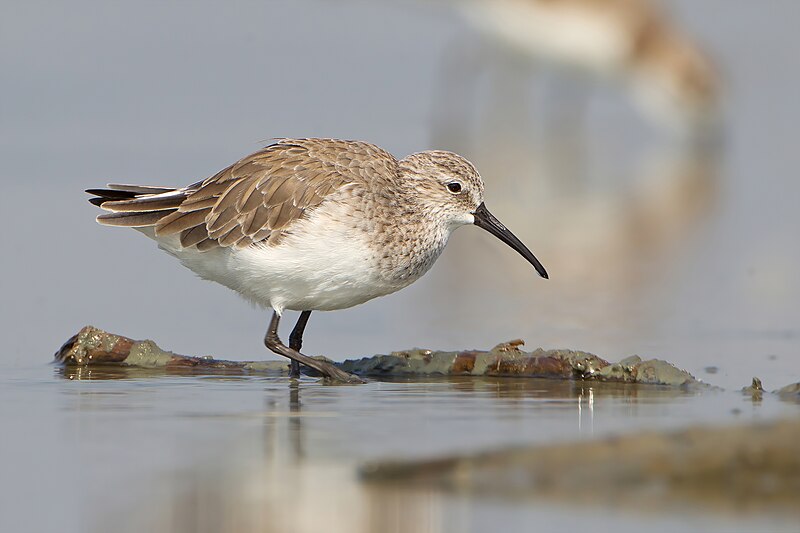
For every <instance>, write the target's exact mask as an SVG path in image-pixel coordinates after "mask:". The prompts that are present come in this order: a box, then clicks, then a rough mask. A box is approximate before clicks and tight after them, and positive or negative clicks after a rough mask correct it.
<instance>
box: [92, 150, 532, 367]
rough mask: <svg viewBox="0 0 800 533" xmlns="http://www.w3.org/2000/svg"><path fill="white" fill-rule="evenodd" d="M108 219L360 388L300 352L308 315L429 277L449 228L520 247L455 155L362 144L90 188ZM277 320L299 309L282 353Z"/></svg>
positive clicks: (468, 166) (274, 343)
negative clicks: (256, 312)
mask: <svg viewBox="0 0 800 533" xmlns="http://www.w3.org/2000/svg"><path fill="white" fill-rule="evenodd" d="M86 192H88V193H89V194H92V195H94V197H93V198H91V199H90V200H89V201H90V202H92V203H93V204H95V205H97V206H99V207H101V208H102V209H104V210H105V211H107V213H104V214H101V215H99V216H98V217H97V221H98V222H99V223H101V224H104V225H108V226H126V227H132V228H135V229H137V230H139V231H141V232H142V233H144V234H145V235H147V236H148V237H150V238H151V239H154V240H155V241H156V242H157V243H158V246H159V248H161V249H162V250H164V251H166V252H167V253H169V254H171V255H173V256H175V257H176V258H178V260H180V262H181V263H182V264H183V265H184V266H186V267H188V268H189V269H190V270H192V271H193V272H195V273H196V274H197V275H199V276H200V277H201V278H204V279H207V280H211V281H215V282H217V283H220V284H222V285H224V286H226V287H228V288H230V289H233V290H234V291H236V292H238V293H239V294H241V295H242V296H244V297H245V298H246V299H248V300H250V301H252V302H254V303H255V304H257V305H259V306H262V307H264V308H267V309H272V311H273V312H272V319H271V320H270V324H269V328H268V329H267V334H266V336H265V338H264V343H265V344H266V346H267V348H269V349H270V350H271V351H273V352H275V353H277V354H280V355H283V356H285V357H288V358H289V359H290V360H291V369H290V375H291V376H293V377H297V376H299V374H300V364H303V365H306V366H308V367H310V368H313V369H315V370H317V371H318V372H320V373H321V374H322V375H323V376H326V377H329V378H332V379H335V380H341V381H348V382H357V381H360V379H359V378H358V377H357V376H352V375H350V374H348V373H346V372H343V371H342V370H340V369H338V368H337V367H335V366H334V365H331V364H328V363H326V362H324V361H321V360H318V359H315V358H311V357H308V356H306V355H303V354H302V353H300V349H301V348H302V341H303V332H304V330H305V327H306V324H307V323H308V319H309V317H310V315H311V312H312V311H316V310H320V311H331V310H336V309H345V308H348V307H352V306H354V305H358V304H361V303H364V302H366V301H368V300H371V299H373V298H376V297H378V296H385V295H387V294H391V293H393V292H395V291H398V290H400V289H402V288H404V287H406V286H408V285H410V284H411V283H413V282H414V281H416V280H417V279H419V278H420V277H421V276H422V275H423V274H425V272H427V271H428V270H429V269H430V268H431V266H433V263H434V262H435V261H436V259H437V258H438V257H439V255H440V254H441V253H442V251H443V250H444V247H445V245H446V244H447V240H448V238H449V237H450V234H451V233H452V232H453V230H455V229H456V228H458V227H460V226H463V225H466V224H474V225H476V226H478V227H480V228H483V229H485V230H486V231H488V232H489V233H491V234H492V235H494V236H496V237H498V238H499V239H500V240H501V241H503V242H504V243H506V244H508V245H509V246H510V247H511V248H513V249H514V250H516V251H517V252H518V253H519V254H520V255H522V257H524V258H525V259H526V260H527V261H528V262H530V263H531V264H532V265H533V266H534V268H535V269H536V271H537V272H538V273H539V275H540V276H542V277H543V278H547V277H548V276H547V272H546V271H545V269H544V267H543V266H542V264H541V263H540V262H539V261H538V260H537V259H536V257H535V256H534V255H533V254H532V253H531V251H530V250H528V248H526V247H525V245H524V244H522V242H520V240H519V239H517V237H515V236H514V234H513V233H511V231H509V230H508V229H507V228H506V227H505V226H503V224H501V223H500V222H499V221H498V220H497V219H496V218H495V217H494V216H493V215H492V214H491V213H490V212H489V210H488V209H487V208H486V206H485V205H484V201H483V192H484V189H483V180H482V179H481V176H480V174H478V171H477V170H476V169H475V167H474V166H473V165H472V163H470V162H469V161H467V160H466V159H464V158H463V157H461V156H459V155H457V154H454V153H452V152H445V151H435V150H432V151H425V152H419V153H415V154H411V155H409V156H407V157H405V158H403V159H400V160H398V159H396V158H395V157H394V156H392V155H391V154H390V153H388V152H386V151H385V150H383V149H381V148H379V147H377V146H375V145H373V144H369V143H366V142H358V141H343V140H336V139H280V140H278V141H276V142H275V143H274V144H271V145H269V146H266V147H265V148H263V149H262V150H259V151H257V152H255V153H253V154H251V155H248V156H247V157H245V158H243V159H240V160H239V161H237V162H236V163H234V164H232V165H230V166H229V167H227V168H225V169H223V170H221V171H220V172H218V173H217V174H214V175H213V176H211V177H210V178H207V179H205V180H202V181H198V182H197V183H194V184H192V185H189V186H187V187H182V188H177V189H176V188H170V187H151V186H139V185H118V184H111V185H108V188H106V189H88V190H87V191H86ZM285 310H292V311H300V318H299V319H298V321H297V324H296V325H295V327H294V329H293V330H292V333H291V334H290V336H289V346H288V347H287V346H285V345H284V344H283V343H282V342H281V340H280V338H279V336H278V324H279V321H280V318H281V315H282V313H283V312H284V311H285Z"/></svg>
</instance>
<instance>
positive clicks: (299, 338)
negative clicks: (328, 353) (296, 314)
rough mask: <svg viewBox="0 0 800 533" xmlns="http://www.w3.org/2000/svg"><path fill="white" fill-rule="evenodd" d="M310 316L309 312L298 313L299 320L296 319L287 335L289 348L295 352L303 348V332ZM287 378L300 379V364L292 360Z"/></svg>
mask: <svg viewBox="0 0 800 533" xmlns="http://www.w3.org/2000/svg"><path fill="white" fill-rule="evenodd" d="M310 316H311V311H303V312H302V313H300V318H298V319H297V324H295V325H294V329H293V330H292V332H291V333H290V334H289V348H291V349H292V350H294V351H296V352H299V351H300V348H302V347H303V331H305V329H306V324H308V319H309V317H310ZM289 377H290V378H299V377H300V363H298V362H297V361H295V360H292V364H291V367H290V369H289Z"/></svg>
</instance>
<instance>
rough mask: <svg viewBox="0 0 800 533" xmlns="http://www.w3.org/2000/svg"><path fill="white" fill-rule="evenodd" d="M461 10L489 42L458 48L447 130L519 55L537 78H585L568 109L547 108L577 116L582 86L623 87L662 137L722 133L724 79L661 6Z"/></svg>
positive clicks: (497, 4) (439, 108) (521, 1)
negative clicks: (491, 77) (505, 60)
mask: <svg viewBox="0 0 800 533" xmlns="http://www.w3.org/2000/svg"><path fill="white" fill-rule="evenodd" d="M457 7H458V9H459V11H461V12H462V13H463V14H464V15H465V17H466V19H467V20H468V21H469V22H470V23H471V25H472V26H474V27H475V28H476V29H477V30H479V31H480V32H481V35H482V36H483V37H484V39H482V40H481V42H479V43H475V42H474V39H472V40H471V42H469V43H466V45H465V43H463V42H460V43H458V44H455V45H453V46H452V48H451V50H450V52H449V53H448V56H447V57H446V59H445V63H446V64H445V66H444V68H443V69H442V72H443V82H442V87H441V88H440V89H443V90H441V93H440V94H441V96H440V98H439V99H438V100H439V101H438V102H437V105H436V114H437V115H439V118H441V117H445V118H444V120H445V121H447V120H448V118H447V117H451V118H452V117H457V116H459V115H460V116H461V117H462V118H461V120H464V118H463V117H464V116H465V115H468V114H469V108H468V107H466V106H465V104H466V103H467V102H468V101H469V100H470V97H469V96H465V94H466V92H469V91H472V90H474V88H472V87H470V86H469V85H471V84H475V83H476V80H477V77H478V75H480V74H481V73H482V71H483V70H484V69H485V68H487V67H490V66H492V65H493V64H494V63H495V62H496V60H497V58H498V57H499V56H500V55H502V53H503V52H506V51H508V50H509V49H511V50H512V51H516V53H517V55H519V59H521V60H522V61H519V62H518V63H519V64H518V65H517V68H518V69H519V70H521V71H528V73H530V70H531V69H532V68H533V66H534V64H535V65H536V66H548V65H549V66H554V67H556V71H559V73H561V74H563V73H567V74H572V75H574V74H579V75H582V79H581V82H580V83H573V84H572V85H573V86H572V87H567V88H566V90H560V91H559V92H558V95H557V96H558V98H557V99H556V100H560V101H553V102H548V107H553V106H557V107H566V108H568V109H569V110H570V111H568V112H570V113H571V114H572V116H573V117H574V115H575V113H576V112H577V113H580V110H581V108H582V104H583V103H584V102H581V101H579V100H578V99H576V98H571V99H569V100H570V101H566V100H568V97H569V96H570V95H571V96H574V94H573V93H575V92H576V91H580V92H583V89H582V88H581V87H577V88H576V87H575V85H578V86H581V85H586V83H585V82H586V81H592V82H593V81H594V80H596V79H598V80H615V81H617V82H620V83H621V85H622V86H623V87H624V88H625V91H626V92H627V93H628V94H629V95H630V97H631V98H632V99H633V100H634V101H635V102H636V103H637V104H638V108H639V109H640V110H641V112H642V114H643V115H645V116H646V117H647V119H648V120H649V121H650V122H652V123H654V124H656V125H657V126H658V128H659V129H661V130H667V131H669V132H670V133H671V134H673V135H676V136H677V137H680V138H688V139H691V140H696V139H698V138H702V139H705V138H708V137H713V134H714V133H715V132H716V130H717V123H718V115H719V110H718V107H719V85H720V82H719V80H718V76H717V73H716V71H715V69H714V67H713V66H712V63H711V61H710V60H709V58H708V57H707V56H706V55H705V54H704V53H703V51H702V50H701V49H700V47H699V46H698V45H697V44H696V43H695V42H694V40H693V39H692V38H690V37H689V36H688V35H686V34H685V33H684V32H683V31H682V30H681V28H680V27H678V25H677V24H676V23H675V22H674V21H673V20H672V19H671V17H669V16H668V14H667V13H665V12H664V10H663V9H662V8H661V7H660V5H658V2H656V1H654V0H468V1H464V2H459V3H458V4H457ZM498 46H499V47H500V48H501V49H502V50H497V47H498ZM564 71H566V72H564ZM587 75H588V76H587ZM505 77H506V78H509V76H505ZM514 78H516V79H506V80H505V81H507V82H508V83H514V82H517V83H518V82H519V81H521V80H527V78H528V76H523V77H520V76H515V77H514ZM569 79H570V81H572V82H574V81H575V79H578V78H577V77H576V76H571V77H570V78H569ZM465 84H467V86H465ZM459 92H460V93H461V94H460V95H459ZM445 95H447V96H446V97H445ZM582 96H583V95H582ZM456 107H460V108H459V109H456ZM576 110H577V111H576ZM577 118H580V117H577ZM437 122H441V120H437ZM455 129H461V128H460V127H459V126H456V127H455Z"/></svg>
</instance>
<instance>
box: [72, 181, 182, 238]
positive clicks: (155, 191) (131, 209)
mask: <svg viewBox="0 0 800 533" xmlns="http://www.w3.org/2000/svg"><path fill="white" fill-rule="evenodd" d="M86 192H87V193H89V194H91V195H92V196H93V197H92V198H89V201H90V202H91V203H93V204H94V205H96V206H98V207H100V208H102V209H104V210H106V211H108V212H107V213H103V214H102V215H99V216H98V217H97V222H99V223H100V224H104V225H106V226H126V227H132V228H141V227H147V226H153V225H155V224H157V223H158V222H159V221H160V220H161V219H162V218H164V217H166V216H167V215H170V214H172V213H174V212H175V211H177V210H178V208H179V207H180V205H181V203H182V202H183V201H184V200H185V199H186V196H187V191H186V189H173V188H170V187H150V186H145V185H121V184H116V183H111V184H109V185H108V187H107V188H105V189H87V190H86Z"/></svg>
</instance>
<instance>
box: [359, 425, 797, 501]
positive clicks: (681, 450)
mask: <svg viewBox="0 0 800 533" xmlns="http://www.w3.org/2000/svg"><path fill="white" fill-rule="evenodd" d="M799 440H800V420H797V419H793V420H785V421H779V422H772V423H767V424H747V425H740V426H734V427H720V428H708V427H702V428H694V429H688V430H683V431H677V432H670V433H664V432H644V433H638V434H634V435H627V436H622V437H614V438H605V439H598V440H592V441H588V442H577V443H559V444H554V445H546V446H533V447H529V448H516V449H506V450H495V451H490V452H484V453H477V454H471V455H457V456H448V457H443V458H439V459H429V460H389V461H381V462H375V463H370V464H367V465H364V466H363V467H362V468H361V478H362V479H363V480H364V481H366V482H367V483H369V484H374V485H377V486H383V485H391V486H392V487H395V488H397V487H408V488H422V487H425V488H436V489H439V490H443V491H446V492H453V493H459V494H461V493H466V494H469V495H472V496H478V497H488V498H497V499H502V500H520V499H525V498H552V499H554V500H559V501H564V502H568V503H571V504H576V503H580V504H600V505H604V506H606V505H610V506H623V505H624V506H625V507H627V508H630V509H637V510H646V509H648V508H650V509H663V508H664V507H665V506H669V505H674V506H675V507H677V508H681V509H685V508H688V507H699V506H702V507H703V508H706V509H708V508H712V509H713V508H717V509H719V510H721V511H726V512H730V511H733V512H763V511H777V512H781V513H791V514H797V515H800V505H798V502H800V454H798V453H797V442H798V441H799Z"/></svg>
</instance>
